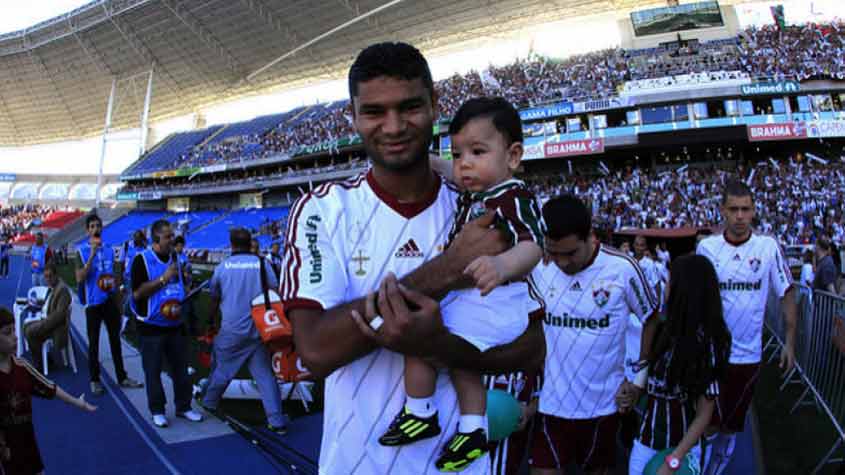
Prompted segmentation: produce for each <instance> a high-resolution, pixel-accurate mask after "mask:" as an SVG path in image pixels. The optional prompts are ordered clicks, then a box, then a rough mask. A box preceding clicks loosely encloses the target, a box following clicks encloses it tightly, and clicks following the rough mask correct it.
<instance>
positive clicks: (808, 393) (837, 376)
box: [763, 285, 845, 474]
mask: <svg viewBox="0 0 845 475" xmlns="http://www.w3.org/2000/svg"><path fill="white" fill-rule="evenodd" d="M797 287H798V293H797V299H798V302H797V303H798V322H797V329H796V330H797V331H796V333H797V334H796V342H795V360H796V361H795V368H793V369H792V371H790V372H789V373H788V374H787V375H786V376H785V378H784V382H783V384H782V385H781V386H780V389H779V390H780V391H783V389H784V388H785V387H786V386H787V385H789V384H801V385H803V386H804V388H805V389H804V391H803V392H802V393H801V396H800V397H799V398H798V401H796V402H795V404H794V405H793V406H792V409H791V410H790V414H792V413H794V412H795V411H796V410H797V409H798V408H799V407H801V406H805V405H815V406H816V408H817V409H818V410H819V411H820V412H823V413H824V414H825V415H826V416H827V417H828V419H829V420H830V422H831V424H832V425H833V428H834V429H835V431H836V440H835V441H834V442H833V446H832V447H831V448H830V450H829V451H828V452H827V453H826V454H825V455H824V457H823V458H822V459H821V460H820V461H819V463H818V465H816V467H815V469H814V470H813V472H812V473H814V474H815V473H819V471H820V470H821V469H822V468H823V467H824V466H825V465H827V464H829V463H836V462H843V461H845V458H841V457H840V458H832V457H833V454H834V452H836V450H837V449H839V448H840V447H841V446H842V445H843V443H845V429H843V426H845V353H843V351H845V347H842V348H843V349H842V350H840V349H839V348H838V347H837V346H836V344H834V341H835V340H836V339H840V338H841V340H840V341H845V298H842V297H840V296H837V295H835V294H831V293H829V292H824V291H813V290H812V289H810V288H808V287H805V286H802V285H799V286H797ZM765 327H766V329H767V330H768V332H769V334H770V336H769V338H768V340H767V341H766V344H765V345H764V348H763V351H764V352H765V351H767V350H769V349H774V350H775V351H774V352H772V354H771V356H770V357H769V361H770V362H771V361H772V360H773V359H775V358H776V357H777V356H778V354H779V353H780V351H779V350H780V349H781V348H782V347H783V345H784V343H785V341H786V329H785V326H784V322H783V318H782V309H781V307H780V301H779V300H778V299H774V298H773V299H770V300H769V302H768V307H767V310H766V318H765ZM840 333H841V335H840Z"/></svg>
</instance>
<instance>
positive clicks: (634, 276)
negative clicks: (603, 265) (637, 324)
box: [624, 262, 657, 322]
mask: <svg viewBox="0 0 845 475" xmlns="http://www.w3.org/2000/svg"><path fill="white" fill-rule="evenodd" d="M625 269H626V271H625V272H624V276H625V303H627V304H628V308H629V309H630V310H631V313H633V314H634V315H636V316H637V318H639V319H640V321H641V322H645V321H646V320H647V319H648V317H649V316H651V314H653V313H654V312H655V310H657V298H656V297H655V296H654V292H653V291H652V289H651V285H649V283H648V281H647V280H646V278H645V274H644V273H643V271H642V269H641V268H640V266H639V264H637V263H635V262H630V265H628V266H625Z"/></svg>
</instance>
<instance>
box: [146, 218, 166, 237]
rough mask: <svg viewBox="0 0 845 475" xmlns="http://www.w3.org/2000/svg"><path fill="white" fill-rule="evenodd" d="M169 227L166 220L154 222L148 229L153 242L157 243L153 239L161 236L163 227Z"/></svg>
mask: <svg viewBox="0 0 845 475" xmlns="http://www.w3.org/2000/svg"><path fill="white" fill-rule="evenodd" d="M169 226H170V221H168V220H166V219H159V220H156V222H154V223H153V225H152V227H151V228H150V232H151V233H152V235H153V240H154V241H156V242H158V240H157V239H156V238H155V236H158V235H159V234H161V230H162V229H164V228H165V227H169Z"/></svg>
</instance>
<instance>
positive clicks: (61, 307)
mask: <svg viewBox="0 0 845 475" xmlns="http://www.w3.org/2000/svg"><path fill="white" fill-rule="evenodd" d="M54 299H55V300H54ZM50 300H52V301H53V303H52V305H50V306H51V307H53V311H52V312H50V313H48V314H47V316H46V317H45V318H44V320H43V322H41V323H42V326H41V328H40V330H41V331H44V332H52V331H53V330H55V329H56V328H58V327H59V326H61V325H63V324H65V323H67V321H68V319H69V318H70V302H71V300H70V292H69V291H68V289H67V287H65V286H62V287H61V291H59V292H57V293H56V294H55V295H53V296H52V297H50Z"/></svg>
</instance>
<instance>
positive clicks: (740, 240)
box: [697, 181, 798, 475]
mask: <svg viewBox="0 0 845 475" xmlns="http://www.w3.org/2000/svg"><path fill="white" fill-rule="evenodd" d="M721 212H722V216H723V218H724V220H725V231H724V233H723V234H720V235H717V236H713V237H709V238H706V239H704V240H702V241H701V242H700V243H699V244H698V250H697V253H698V254H701V255H703V256H705V257H707V258H709V259H710V261H711V262H712V263H713V267H715V268H716V274H717V275H718V278H719V290H720V294H721V297H722V308H723V311H724V317H725V323H726V324H727V326H728V330H729V331H730V333H731V342H732V343H731V355H730V359H729V363H730V364H729V365H728V368H727V371H726V374H725V380H724V382H723V383H722V386H721V391H720V392H719V400H718V404H717V406H716V412H715V414H714V415H713V420H712V425H713V426H714V427H713V428H714V429H718V432H719V433H718V434H714V435H712V436H711V437H709V443H708V447H707V448H706V451H705V460H707V459H709V462H708V463H707V465H706V468H705V473H707V474H709V475H718V474H721V473H723V472H724V470H725V468H726V467H727V466H728V462H730V458H731V455H732V454H733V451H734V446H735V444H736V433H737V432H741V431H742V430H743V429H744V427H745V416H746V413H747V411H748V407H749V405H750V404H751V399H752V397H753V396H754V386H755V385H756V384H757V378H758V376H759V375H760V359H761V358H762V353H763V348H762V347H763V344H762V342H763V318H764V316H765V313H766V302H767V300H768V297H769V292H774V293H775V295H776V296H777V297H778V298H780V299H781V301H782V304H783V306H782V308H783V309H784V316H785V319H786V343H785V345H784V348H783V352H782V353H781V358H780V367H781V368H782V369H784V370H786V371H789V370H791V369H792V367H793V365H794V364H795V325H796V321H797V318H798V315H797V308H796V306H795V297H794V292H793V290H794V289H793V288H792V274H791V273H790V271H789V267H788V266H787V263H786V260H785V259H784V258H783V254H782V253H781V249H780V246H779V245H778V243H777V241H775V240H774V239H773V238H772V237H770V236H762V235H758V234H754V233H753V232H752V229H751V223H752V221H753V220H754V197H753V196H752V193H751V189H750V188H748V186H746V185H745V184H744V183H742V182H740V181H729V182H728V183H726V184H725V189H724V191H723V192H722V207H721Z"/></svg>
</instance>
